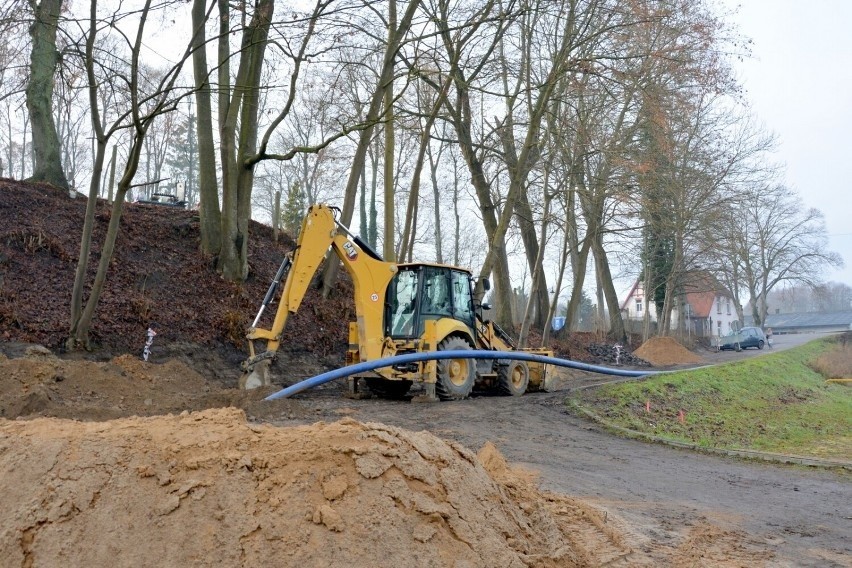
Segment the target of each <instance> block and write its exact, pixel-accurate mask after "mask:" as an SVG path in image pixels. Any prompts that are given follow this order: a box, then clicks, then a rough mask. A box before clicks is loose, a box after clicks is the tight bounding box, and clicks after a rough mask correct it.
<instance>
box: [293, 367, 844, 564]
mask: <svg viewBox="0 0 852 568" xmlns="http://www.w3.org/2000/svg"><path fill="white" fill-rule="evenodd" d="M616 380H618V379H616ZM566 381H567V382H566V384H564V385H562V390H559V391H557V392H551V393H538V394H532V395H527V396H524V397H518V398H510V397H494V396H478V397H474V398H472V399H469V400H466V401H459V402H446V403H440V404H411V403H409V402H405V401H402V402H400V401H387V400H380V399H371V400H360V401H355V400H348V399H343V398H341V391H340V389H338V388H329V389H323V390H318V391H313V392H311V393H308V394H306V395H304V396H302V397H300V398H299V399H297V400H300V401H301V402H302V403H303V404H304V405H305V406H306V408H307V409H309V410H310V411H312V413H313V416H315V417H316V419H318V420H319V419H325V420H328V419H331V420H333V419H335V418H337V417H339V416H341V415H351V416H353V417H354V418H357V419H359V420H363V421H372V420H376V421H380V422H384V423H387V424H391V425H396V426H400V427H403V428H407V429H411V430H415V431H417V430H428V431H430V432H432V433H434V434H436V435H438V436H441V437H444V438H448V439H452V440H456V441H459V442H461V443H462V444H464V445H466V446H468V447H470V448H474V449H475V448H479V447H481V446H482V445H483V444H485V443H486V442H487V441H491V442H493V443H494V444H495V445H496V446H497V447H498V448H499V449H500V451H501V452H502V453H503V454H504V455H505V456H506V458H507V459H508V460H510V461H511V462H512V463H513V464H517V465H519V466H521V467H525V468H528V469H534V470H536V471H538V472H539V474H540V477H541V485H542V488H543V489H544V490H547V491H552V492H557V493H559V494H562V495H571V496H574V497H577V498H579V499H582V500H584V501H588V502H590V503H592V504H593V505H594V506H595V507H598V508H599V509H600V510H601V511H602V512H604V513H605V514H608V515H609V522H615V521H614V519H615V518H619V519H623V521H624V522H625V523H626V524H627V525H628V526H629V527H630V529H631V530H630V532H631V533H632V534H633V539H634V540H632V541H631V542H629V543H628V546H629V548H631V549H635V550H641V551H645V552H647V553H648V554H651V555H659V557H661V558H666V559H667V561H668V562H671V565H682V566H694V565H707V566H711V565H715V566H718V565H725V562H726V561H725V558H727V559H728V561H730V562H732V563H733V564H734V565H744V566H762V565H773V566H775V565H780V566H785V565H786V566H820V567H824V566H838V567H843V566H852V564H851V563H850V562H849V561H848V559H849V558H852V523H850V522H849V520H848V519H849V518H850V517H852V504H850V503H852V500H850V499H849V495H850V494H852V476H850V475H848V474H845V473H842V472H841V473H838V472H835V471H815V470H811V469H807V468H801V467H789V466H781V465H775V464H764V463H751V462H747V461H743V460H737V459H732V458H723V457H718V456H709V455H703V454H697V453H694V452H690V451H686V450H681V449H677V448H670V447H667V446H663V445H659V444H650V443H646V442H640V441H634V440H628V439H623V438H619V437H616V436H613V435H611V434H608V433H607V432H606V431H605V430H604V429H603V428H601V427H598V426H597V425H596V424H594V423H592V422H589V421H587V420H586V419H584V418H581V417H579V416H577V415H574V414H572V413H571V411H569V410H568V408H567V407H566V406H565V405H564V399H565V397H566V396H567V394H568V392H569V390H570V389H573V388H578V387H580V386H583V385H590V384H595V383H602V382H609V380H608V379H603V380H602V378H601V377H600V376H598V375H588V374H584V373H575V374H574V375H572V376H570V377H568V378H567V379H566ZM309 414H310V412H309ZM288 423H289V422H283V423H282V424H288ZM805 528H807V530H805ZM708 534H709V535H711V536H713V535H715V536H713V539H710V540H713V542H716V541H718V544H714V545H713V546H711V545H710V544H709V543H710V540H708V537H707V536H706V535H708ZM587 538H592V537H589V536H587ZM602 546H604V545H602ZM703 549H706V551H707V554H708V555H707V559H708V560H709V559H711V558H712V559H713V562H712V563H707V564H702V563H701V562H697V561H696V558H697V557H698V556H697V555H698V554H699V553H700V551H701V550H703ZM614 554H615V553H614ZM618 558H619V557H618V556H617V554H615V556H614V560H613V561H614V564H613V565H619V564H618V562H620V560H618ZM625 558H626V559H627V560H626V562H627V564H625V565H636V562H635V558H633V559H631V558H630V556H629V555H628V556H626V557H625ZM768 559H771V560H768ZM631 561H632V564H631Z"/></svg>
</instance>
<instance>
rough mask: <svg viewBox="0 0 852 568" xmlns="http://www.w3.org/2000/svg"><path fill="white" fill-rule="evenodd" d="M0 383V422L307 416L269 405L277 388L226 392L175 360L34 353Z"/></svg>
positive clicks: (288, 406)
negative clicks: (216, 414) (198, 414)
mask: <svg viewBox="0 0 852 568" xmlns="http://www.w3.org/2000/svg"><path fill="white" fill-rule="evenodd" d="M0 377H3V380H2V381H0V418H9V419H15V418H18V417H24V418H34V417H55V418H70V419H74V420H111V419H115V418H123V417H127V416H155V415H162V414H168V413H169V412H173V413H178V412H181V411H183V410H190V411H192V410H203V409H205V408H214V407H226V406H236V407H239V408H242V409H244V410H245V411H246V413H247V414H249V415H251V416H253V417H255V418H269V419H278V418H285V419H286V418H304V417H305V416H307V415H308V412H307V411H306V410H305V409H304V407H302V406H301V405H299V404H298V403H296V402H294V401H292V400H278V401H274V402H263V400H262V399H263V397H264V396H266V395H267V394H269V393H270V392H273V391H275V390H277V388H270V389H257V390H256V391H239V390H236V389H229V388H225V387H223V386H222V385H221V384H219V383H218V382H213V381H208V380H206V379H205V378H204V377H202V376H201V375H200V374H199V373H198V372H196V371H195V370H193V369H192V368H191V367H189V366H188V365H186V364H185V363H183V362H181V361H179V360H176V359H169V360H168V361H166V362H165V363H163V364H153V363H146V362H143V361H142V360H140V359H139V358H138V357H134V356H132V355H121V356H119V357H115V358H114V359H112V360H110V361H107V362H94V361H66V360H61V359H58V358H57V357H55V356H54V355H53V354H51V352H50V351H48V350H47V349H45V348H43V347H40V346H32V347H29V348H27V351H26V353H25V355H24V356H23V357H19V358H15V359H8V358H5V357H2V356H0ZM234 382H236V381H234Z"/></svg>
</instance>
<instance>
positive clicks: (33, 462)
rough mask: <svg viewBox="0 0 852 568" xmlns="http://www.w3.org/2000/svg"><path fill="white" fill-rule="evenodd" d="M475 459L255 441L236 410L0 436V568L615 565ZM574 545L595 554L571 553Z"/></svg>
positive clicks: (306, 430)
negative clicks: (2, 564) (59, 567)
mask: <svg viewBox="0 0 852 568" xmlns="http://www.w3.org/2000/svg"><path fill="white" fill-rule="evenodd" d="M483 452H484V453H483V459H482V460H479V459H477V457H476V456H475V455H474V454H472V453H471V452H470V451H468V450H466V449H465V448H463V447H461V446H459V445H457V444H454V443H450V442H445V441H443V440H441V439H439V438H436V437H435V436H433V435H431V434H429V433H427V432H419V433H413V432H408V431H404V430H401V429H398V428H393V427H388V426H384V425H381V424H376V423H370V424H362V423H359V422H356V421H354V420H351V419H347V420H343V421H341V422H335V423H331V424H325V423H317V424H314V425H312V426H303V427H296V428H275V427H271V426H256V425H253V424H249V423H247V422H246V420H245V414H244V413H243V412H242V411H240V410H236V409H219V410H207V411H204V412H198V413H188V412H184V413H182V414H181V415H179V416H165V417H153V418H135V417H134V418H127V419H121V420H114V421H108V422H88V423H81V422H74V421H68V420H59V419H35V420H32V421H20V420H19V421H5V420H3V421H0V507H2V510H3V511H4V514H3V517H2V520H0V557H2V558H5V559H6V560H5V561H4V562H5V563H6V564H8V565H10V566H51V565H59V564H61V565H63V566H109V565H122V566H347V567H351V566H458V567H462V566H489V567H491V566H518V567H521V566H578V565H590V564H591V565H599V564H600V563H602V562H604V561H609V560H612V559H615V558H622V559H623V558H625V557H626V556H629V555H630V550H629V549H628V548H627V547H626V545H624V544H623V543H622V542H621V538H620V536H619V534H617V533H616V532H615V531H614V528H612V525H610V526H609V528H607V530H601V529H600V528H599V527H598V525H601V526H602V525H603V523H602V522H601V521H600V518H599V517H598V516H597V515H596V513H595V512H594V511H592V510H590V509H589V508H585V507H583V506H582V505H581V504H578V503H575V502H573V501H571V500H570V499H567V498H545V497H544V496H543V495H542V494H541V493H538V492H537V490H536V489H534V487H533V485H532V484H531V483H530V482H529V481H528V480H527V479H525V478H524V476H517V475H513V473H512V470H511V469H510V468H509V467H508V466H507V465H506V463H505V460H503V458H502V456H500V455H499V452H498V451H497V450H496V448H494V447H493V446H491V447H488V446H486V448H484V449H483ZM483 463H485V464H487V467H486V466H484V465H483ZM490 472H493V474H492V473H490ZM590 530H591V531H593V532H595V533H596V534H597V536H598V538H596V539H589V538H584V539H582V543H583V544H576V543H580V542H581V541H580V540H578V539H576V535H577V534H579V533H582V532H583V531H585V532H589V531H590ZM584 546H585V548H584Z"/></svg>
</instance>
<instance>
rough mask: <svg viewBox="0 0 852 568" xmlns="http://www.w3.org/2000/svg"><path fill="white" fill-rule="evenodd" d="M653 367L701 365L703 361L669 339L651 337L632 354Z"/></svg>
mask: <svg viewBox="0 0 852 568" xmlns="http://www.w3.org/2000/svg"><path fill="white" fill-rule="evenodd" d="M634 355H636V356H637V357H641V358H642V359H644V360H645V361H648V362H649V363H651V364H652V365H654V366H655V367H665V366H667V365H690V364H693V363H703V362H704V359H702V358H701V357H699V356H698V355H696V354H695V353H693V352H692V351H690V350H688V349H687V348H686V347H684V346H683V345H681V344H680V343H678V342H677V340H675V339H674V338H671V337H652V338H651V339H649V340H648V341H646V342H645V343H643V344H642V346H641V347H640V348H639V349H637V350H636V351H635V352H634Z"/></svg>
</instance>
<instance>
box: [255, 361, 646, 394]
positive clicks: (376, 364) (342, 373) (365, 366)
mask: <svg viewBox="0 0 852 568" xmlns="http://www.w3.org/2000/svg"><path fill="white" fill-rule="evenodd" d="M442 359H513V360H515V361H532V362H535V363H545V364H547V365H555V366H557V367H568V368H570V369H579V370H581V371H590V372H592V373H600V374H602V375H615V376H617V377H645V376H648V375H656V374H659V373H661V372H663V371H628V370H625V369H612V368H610V367H601V366H600V365H589V364H588V363H580V362H579V361H571V360H570V359H558V358H556V357H545V356H544V355H536V354H534V353H527V352H525V351H482V350H461V351H433V352H424V353H408V354H405V355H396V356H394V357H387V358H385V359H376V360H375V361H364V362H362V363H356V364H354V365H349V366H347V367H341V368H340V369H334V370H333V371H328V372H326V373H322V374H320V375H317V376H315V377H311V378H310V379H305V380H304V381H301V382H298V383H296V384H295V385H291V386H289V387H287V388H285V389H281V390H280V391H278V392H276V393H273V394H271V395H269V396H267V397H266V398H265V399H264V400H275V399H277V398H287V397H289V396H293V395H294V394H298V393H300V392H302V391H304V390H307V389H311V388H314V387H316V386H319V385H322V384H325V383H328V382H331V381H333V380H336V379H342V378H343V377H348V376H349V375H354V374H356V373H363V372H364V371H374V370H375V369H380V368H382V367H390V366H392V365H402V364H404V363H419V362H420V361H438V360H442Z"/></svg>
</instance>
